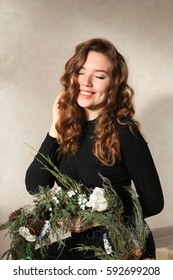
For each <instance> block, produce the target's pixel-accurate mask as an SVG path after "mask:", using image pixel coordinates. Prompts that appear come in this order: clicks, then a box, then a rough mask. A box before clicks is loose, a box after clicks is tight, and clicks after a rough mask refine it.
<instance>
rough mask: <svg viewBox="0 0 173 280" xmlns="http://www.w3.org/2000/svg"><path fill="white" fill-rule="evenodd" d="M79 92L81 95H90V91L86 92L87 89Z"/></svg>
mask: <svg viewBox="0 0 173 280" xmlns="http://www.w3.org/2000/svg"><path fill="white" fill-rule="evenodd" d="M81 94H83V95H87V96H89V95H92V93H91V92H87V91H81Z"/></svg>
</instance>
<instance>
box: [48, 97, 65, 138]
mask: <svg viewBox="0 0 173 280" xmlns="http://www.w3.org/2000/svg"><path fill="white" fill-rule="evenodd" d="M61 96H62V92H61V93H59V94H58V95H57V97H56V99H55V101H54V103H53V108H52V113H53V120H52V124H51V127H50V130H49V135H50V136H51V137H54V138H57V137H58V134H57V130H56V128H55V124H56V122H57V121H58V116H59V100H60V98H61Z"/></svg>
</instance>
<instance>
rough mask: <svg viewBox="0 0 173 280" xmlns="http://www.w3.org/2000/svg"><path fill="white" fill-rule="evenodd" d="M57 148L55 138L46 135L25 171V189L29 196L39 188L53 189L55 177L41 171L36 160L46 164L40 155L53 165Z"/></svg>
mask: <svg viewBox="0 0 173 280" xmlns="http://www.w3.org/2000/svg"><path fill="white" fill-rule="evenodd" d="M58 147H59V146H58V143H57V140H56V138H53V137H51V136H49V134H47V136H46V138H45V140H44V141H43V143H42V145H41V147H40V149H39V151H38V153H37V155H36V156H35V158H34V160H33V161H32V162H31V164H30V166H29V167H28V169H27V171H26V176H25V184H26V189H27V191H28V192H29V193H30V194H34V193H36V192H37V190H38V187H39V186H43V187H44V186H50V188H51V187H53V185H54V182H55V177H54V176H53V175H52V174H51V173H50V172H49V171H47V170H45V169H43V165H42V164H41V163H40V162H39V161H38V160H37V159H39V160H41V161H42V162H43V163H45V164H47V162H46V160H44V159H43V157H42V156H41V155H40V154H39V153H41V154H43V155H44V156H46V157H49V158H50V160H51V161H52V162H53V163H54V164H55V163H56V161H57V150H58Z"/></svg>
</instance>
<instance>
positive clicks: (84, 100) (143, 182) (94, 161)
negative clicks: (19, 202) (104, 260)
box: [26, 38, 163, 259]
mask: <svg viewBox="0 0 173 280" xmlns="http://www.w3.org/2000/svg"><path fill="white" fill-rule="evenodd" d="M61 83H62V86H63V89H62V92H61V93H60V94H59V95H58V96H57V98H56V100H55V102H54V105H53V121H52V125H51V127H50V130H49V133H48V134H47V136H46V138H45V140H44V141H43V143H42V145H41V147H40V150H39V152H40V153H42V154H44V155H45V156H49V158H50V159H51V161H52V162H53V163H54V164H56V166H57V167H58V169H59V170H60V171H61V172H62V173H64V174H66V175H68V176H69V177H71V178H73V179H74V180H76V181H80V182H83V184H84V185H85V186H88V187H93V188H94V187H96V186H101V184H102V182H101V178H100V176H99V175H98V174H99V173H101V174H102V175H103V176H105V177H107V178H108V179H109V180H110V181H111V183H112V186H113V187H114V188H115V190H116V192H117V193H118V195H119V196H120V198H121V199H122V201H123V204H124V217H131V216H132V215H133V214H132V212H133V211H132V210H133V205H132V201H131V197H130V195H129V194H128V193H127V191H125V189H124V188H123V186H127V185H128V186H131V184H132V183H133V184H134V185H135V188H136V192H137V194H138V196H139V201H140V204H141V206H142V210H143V215H144V218H147V217H150V216H153V215H156V214H158V213H159V212H161V211H162V209H163V194H162V189H161V185H160V181H159V177H158V173H157V171H156V168H155V165H154V162H153V159H152V156H151V154H150V150H149V148H148V145H147V143H146V141H145V140H144V138H143V136H142V135H141V133H140V130H139V124H138V122H137V121H136V120H135V119H134V114H135V110H134V106H133V103H132V99H133V95H134V91H133V89H132V88H131V87H130V86H129V85H128V68H127V64H126V62H125V60H124V58H123V56H122V55H121V54H120V53H119V52H118V51H117V49H116V48H115V47H114V46H113V45H112V43H111V42H109V41H107V40H104V39H100V38H95V39H91V40H88V41H86V42H83V43H81V44H79V45H78V46H77V47H76V49H75V53H74V55H73V56H72V57H71V58H70V59H69V60H68V62H67V63H66V65H65V72H64V74H63V76H62V77H61ZM39 157H40V156H39V154H38V155H37V158H39ZM54 183H55V178H54V176H52V175H51V174H50V173H49V172H47V171H45V170H43V169H41V166H40V163H39V162H38V161H37V160H36V159H34V160H33V162H32V163H31V165H30V166H29V168H28V170H27V172H26V187H27V190H28V192H30V193H31V194H33V193H35V192H36V191H37V189H38V186H40V185H41V186H47V185H49V186H50V188H51V187H53V185H54ZM69 230H70V231H71V237H69V238H67V239H66V240H65V242H66V246H65V247H63V248H59V249H58V248H57V243H56V242H55V243H53V244H52V245H51V246H50V252H49V259H56V258H59V259H85V258H88V259H95V257H94V255H92V254H91V253H87V254H84V253H82V252H79V251H76V250H70V249H71V248H75V247H76V246H77V245H78V244H81V243H82V244H86V245H95V246H102V243H103V241H102V234H103V232H102V231H103V229H102V227H99V226H95V224H94V221H93V223H92V224H89V225H87V226H85V227H83V226H81V224H80V220H79V219H78V220H77V221H76V223H75V224H74V226H73V227H72V228H70V229H69ZM142 258H143V259H144V258H151V259H154V258H155V245H154V240H153V237H152V233H151V232H150V234H149V236H148V238H147V245H146V252H145V254H144V255H143V256H142Z"/></svg>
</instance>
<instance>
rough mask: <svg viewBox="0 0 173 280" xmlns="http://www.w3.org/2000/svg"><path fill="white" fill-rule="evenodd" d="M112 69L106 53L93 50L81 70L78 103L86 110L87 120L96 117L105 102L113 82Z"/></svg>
mask: <svg viewBox="0 0 173 280" xmlns="http://www.w3.org/2000/svg"><path fill="white" fill-rule="evenodd" d="M111 69H112V64H111V62H110V60H109V59H108V58H107V57H106V56H105V55H103V54H101V53H97V52H94V51H91V52H89V53H88V56H87V59H86V61H85V63H84V65H83V67H82V68H81V69H80V71H79V76H78V84H79V94H78V97H77V103H78V104H79V106H80V107H82V108H83V109H84V110H85V113H86V118H87V120H92V119H95V118H96V117H97V116H98V113H99V112H100V110H101V109H102V107H103V106H104V104H105V101H106V99H107V96H108V92H109V90H110V88H111V84H112V78H111Z"/></svg>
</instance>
